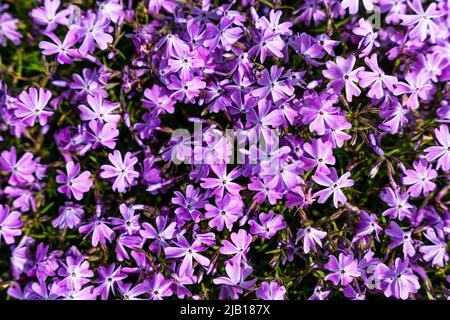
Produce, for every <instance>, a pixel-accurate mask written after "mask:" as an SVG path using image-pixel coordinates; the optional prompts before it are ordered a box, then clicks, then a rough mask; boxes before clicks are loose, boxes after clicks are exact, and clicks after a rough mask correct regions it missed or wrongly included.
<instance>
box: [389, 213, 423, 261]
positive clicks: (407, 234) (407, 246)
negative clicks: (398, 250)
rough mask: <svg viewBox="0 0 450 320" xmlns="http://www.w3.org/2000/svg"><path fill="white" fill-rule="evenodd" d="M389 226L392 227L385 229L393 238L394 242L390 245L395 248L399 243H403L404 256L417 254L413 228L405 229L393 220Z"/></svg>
mask: <svg viewBox="0 0 450 320" xmlns="http://www.w3.org/2000/svg"><path fill="white" fill-rule="evenodd" d="M389 226H390V227H391V228H390V229H387V230H386V231H385V232H386V234H387V235H388V236H389V237H391V239H392V243H391V244H390V245H389V248H391V249H394V248H395V247H398V246H399V245H403V255H404V257H405V258H407V257H412V256H414V255H415V254H416V250H415V249H414V245H413V239H412V238H411V233H412V230H409V231H403V230H402V229H401V228H400V226H399V225H398V224H397V223H395V222H394V221H391V222H390V224H389Z"/></svg>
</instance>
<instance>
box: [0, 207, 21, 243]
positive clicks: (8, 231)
mask: <svg viewBox="0 0 450 320" xmlns="http://www.w3.org/2000/svg"><path fill="white" fill-rule="evenodd" d="M22 225H23V222H22V220H20V212H18V211H9V207H8V206H6V205H1V204H0V241H1V239H2V238H3V239H5V242H6V244H13V243H14V237H17V236H20V235H21V234H22V230H20V227H22Z"/></svg>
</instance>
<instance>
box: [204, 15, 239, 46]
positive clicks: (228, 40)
mask: <svg viewBox="0 0 450 320" xmlns="http://www.w3.org/2000/svg"><path fill="white" fill-rule="evenodd" d="M232 25H233V20H230V19H229V18H228V17H226V16H225V17H222V18H221V19H220V23H219V26H218V27H216V26H215V25H214V24H212V23H208V24H207V25H206V36H207V37H208V39H207V40H205V42H204V43H203V44H204V46H205V47H207V48H209V49H211V50H213V49H215V48H216V47H217V46H218V45H219V44H220V45H221V46H222V47H223V48H224V49H225V50H226V51H229V50H231V46H232V45H233V44H234V43H235V42H236V41H238V40H239V38H240V37H241V34H242V29H241V28H240V27H232Z"/></svg>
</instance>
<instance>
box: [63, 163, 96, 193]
mask: <svg viewBox="0 0 450 320" xmlns="http://www.w3.org/2000/svg"><path fill="white" fill-rule="evenodd" d="M80 170H81V166H80V164H79V163H77V164H75V163H74V162H73V161H70V162H68V163H67V164H66V172H67V174H66V173H64V172H63V171H61V170H56V172H57V173H58V176H57V177H56V182H58V183H62V184H63V185H62V186H60V187H58V192H61V193H65V194H66V196H67V197H68V198H69V199H70V198H71V197H72V194H73V197H74V198H75V199H76V200H81V199H83V194H84V193H86V192H88V191H89V189H90V188H91V187H92V185H93V184H94V182H93V181H92V180H91V179H89V177H90V176H91V173H90V172H89V171H83V172H82V173H81V174H80Z"/></svg>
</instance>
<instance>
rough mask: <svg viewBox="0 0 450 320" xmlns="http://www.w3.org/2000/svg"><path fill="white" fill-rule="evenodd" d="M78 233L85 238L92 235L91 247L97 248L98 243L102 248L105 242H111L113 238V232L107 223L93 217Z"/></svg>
mask: <svg viewBox="0 0 450 320" xmlns="http://www.w3.org/2000/svg"><path fill="white" fill-rule="evenodd" d="M78 231H79V232H80V233H84V234H86V236H85V238H86V237H87V236H88V235H89V234H91V233H92V242H91V243H92V246H93V247H97V246H98V244H99V243H101V244H102V245H103V246H104V245H106V242H107V240H108V242H112V240H113V239H114V237H115V233H114V231H113V230H112V229H111V228H110V227H108V225H107V222H106V221H105V220H104V219H102V218H100V217H97V216H94V217H93V218H92V220H91V221H90V222H88V223H86V224H85V225H83V226H81V227H80V228H79V229H78Z"/></svg>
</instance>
